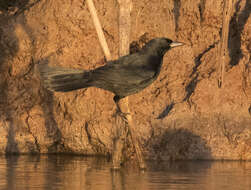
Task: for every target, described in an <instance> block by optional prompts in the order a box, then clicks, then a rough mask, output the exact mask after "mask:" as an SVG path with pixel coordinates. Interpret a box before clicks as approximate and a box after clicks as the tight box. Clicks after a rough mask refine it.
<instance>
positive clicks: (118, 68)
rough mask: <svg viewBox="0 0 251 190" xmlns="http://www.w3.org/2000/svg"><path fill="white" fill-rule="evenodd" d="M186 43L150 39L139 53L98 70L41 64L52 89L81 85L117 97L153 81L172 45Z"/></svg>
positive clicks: (165, 39) (76, 87) (115, 98)
mask: <svg viewBox="0 0 251 190" xmlns="http://www.w3.org/2000/svg"><path fill="white" fill-rule="evenodd" d="M180 45H182V43H180V42H173V41H172V40H170V39H167V38H155V39H152V40H151V41H149V42H148V43H147V44H146V45H145V46H144V47H143V48H142V49H141V50H140V51H139V52H137V53H134V54H130V55H126V56H123V57H120V58H119V59H117V60H114V61H109V62H108V63H107V64H106V65H104V66H101V67H98V68H96V69H94V70H89V71H84V70H77V69H67V68H61V67H50V66H48V65H47V64H40V65H39V66H38V67H39V71H40V75H41V78H42V80H43V81H44V85H45V87H46V88H48V89H49V90H52V91H60V92H68V91H72V90H77V89H81V88H88V87H97V88H102V89H104V90H108V91H111V92H113V93H114V94H115V97H114V100H115V101H118V100H119V99H121V98H124V97H126V96H129V95H131V94H135V93H137V92H139V91H141V90H143V89H144V88H146V87H147V86H149V85H150V84H151V83H152V82H154V81H155V80H156V79H157V77H158V75H159V73H160V69H161V66H162V62H163V56H164V55H165V53H166V52H167V51H168V50H169V49H171V48H172V47H176V46H180Z"/></svg>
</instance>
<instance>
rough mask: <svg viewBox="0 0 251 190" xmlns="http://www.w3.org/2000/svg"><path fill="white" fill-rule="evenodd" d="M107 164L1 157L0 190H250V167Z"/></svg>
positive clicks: (237, 164) (59, 158)
mask: <svg viewBox="0 0 251 190" xmlns="http://www.w3.org/2000/svg"><path fill="white" fill-rule="evenodd" d="M110 168H111V162H108V161H107V160H106V159H105V158H86V157H82V156H56V155H50V156H48V155H42V156H25V155H23V156H8V157H5V156H0V189H1V190H13V189H17V190H22V189H25V190H29V189H45V190H50V189H59V190H76V189H82V190H99V189H100V190H127V189H128V190H134V189H135V190H141V189H142V190H151V189H153V190H162V189H163V190H167V189H168V190H172V189H173V190H176V189H182V190H183V189H185V190H190V189H191V190H218V189H219V190H224V189H227V190H251V162H230V161H228V162H206V161H185V162H181V161H179V162H148V170H146V171H145V172H142V171H139V170H138V169H137V167H135V166H126V167H124V168H123V169H121V170H120V171H117V172H112V171H111V170H110Z"/></svg>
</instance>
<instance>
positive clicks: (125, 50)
mask: <svg viewBox="0 0 251 190" xmlns="http://www.w3.org/2000/svg"><path fill="white" fill-rule="evenodd" d="M118 4H119V42H120V45H119V56H124V55H127V54H129V46H130V33H131V20H130V13H131V9H132V0H118ZM118 106H119V108H120V110H121V111H122V112H123V113H126V120H127V123H128V125H127V126H128V130H129V133H130V135H131V138H132V143H133V146H134V148H135V152H136V155H137V159H138V162H139V167H140V168H142V169H144V168H145V167H146V165H145V162H144V159H143V156H142V152H141V149H140V146H139V142H138V140H139V139H138V138H137V135H136V134H137V132H136V130H135V125H134V122H133V119H132V115H131V114H130V109H129V100H128V97H126V98H124V99H121V100H120V101H119V102H118Z"/></svg>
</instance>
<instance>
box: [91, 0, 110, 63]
mask: <svg viewBox="0 0 251 190" xmlns="http://www.w3.org/2000/svg"><path fill="white" fill-rule="evenodd" d="M86 2H87V5H88V8H89V11H90V13H91V16H92V20H93V23H94V25H95V29H96V31H97V34H98V38H99V42H100V44H101V47H102V49H103V51H104V54H105V57H106V60H111V53H110V50H109V48H108V45H107V42H106V39H105V36H104V33H103V30H102V27H101V24H100V21H99V19H98V16H97V11H96V9H95V6H94V4H93V1H92V0H86Z"/></svg>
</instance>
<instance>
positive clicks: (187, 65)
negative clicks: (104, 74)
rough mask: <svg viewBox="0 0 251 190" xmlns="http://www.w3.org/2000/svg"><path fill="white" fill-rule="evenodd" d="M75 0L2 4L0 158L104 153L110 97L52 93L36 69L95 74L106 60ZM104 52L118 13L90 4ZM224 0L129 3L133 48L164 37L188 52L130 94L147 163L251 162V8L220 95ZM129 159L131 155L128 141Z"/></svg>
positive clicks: (236, 20) (236, 29) (243, 5)
mask: <svg viewBox="0 0 251 190" xmlns="http://www.w3.org/2000/svg"><path fill="white" fill-rule="evenodd" d="M82 2H83V1H80V0H73V1H68V0H60V1H54V0H33V1H32V0H24V1H17V0H11V1H7V0H2V1H1V3H0V73H1V74H0V134H1V135H0V153H39V152H40V153H54V152H67V153H79V154H88V155H91V154H110V153H111V152H112V143H113V134H114V133H113V130H114V128H113V123H114V119H113V118H112V115H113V113H114V109H115V106H114V103H113V100H112V98H113V95H112V94H111V93H109V92H105V91H103V90H100V89H95V88H90V89H87V90H79V91H74V92H70V93H54V94H53V93H51V92H49V91H47V90H46V89H44V88H43V87H42V85H41V83H40V80H39V77H38V75H37V71H36V69H35V65H36V64H37V63H38V62H41V61H49V62H50V63H51V64H54V65H59V66H64V67H71V68H83V69H91V68H95V67H98V66H100V65H102V64H103V61H102V60H103V58H104V55H103V53H102V49H101V47H100V45H99V42H98V38H97V36H96V32H95V28H94V25H93V23H92V20H91V17H90V14H89V12H88V9H87V6H86V4H85V3H82ZM94 3H95V5H96V8H97V10H98V15H99V17H100V19H101V22H102V26H103V29H104V32H105V36H106V38H107V41H108V45H109V48H110V50H111V52H112V54H113V56H114V57H116V56H117V52H118V27H117V26H118V24H117V12H118V5H117V4H116V1H115V0H106V1H103V0H94ZM222 10H223V2H222V1H204V0H191V1H186V0H179V1H177V0H166V1H148V0H142V1H136V0H134V1H133V10H132V15H131V16H132V31H131V41H132V42H133V41H138V40H139V39H140V38H142V36H143V38H144V35H145V36H150V37H162V36H166V37H169V38H171V39H173V40H177V41H182V42H185V43H186V46H183V47H181V48H177V49H173V50H172V51H170V52H168V53H167V54H166V56H165V59H164V64H163V68H162V72H161V75H160V76H159V78H158V80H157V81H156V82H155V83H154V84H153V85H151V86H150V87H149V88H147V89H146V90H144V91H142V92H140V93H139V94H136V95H133V96H130V107H131V110H132V112H133V117H134V118H135V123H136V125H137V130H138V133H139V135H140V142H141V144H142V146H143V151H144V155H145V156H146V158H151V159H242V160H251V63H250V62H251V58H250V54H251V28H250V26H251V16H250V13H251V2H250V1H249V0H239V1H238V2H237V4H236V5H235V12H234V14H233V16H232V18H231V23H230V35H229V36H230V37H229V52H230V56H229V59H228V63H227V69H226V73H225V80H224V81H225V82H224V87H222V88H219V87H218V82H217V81H218V78H219V63H218V62H217V48H218V47H219V39H220V31H221V24H222ZM126 152H127V155H128V156H132V157H133V156H134V152H133V149H132V148H131V146H130V143H128V147H127V151H126Z"/></svg>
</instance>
